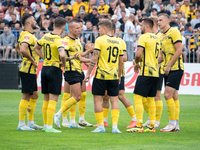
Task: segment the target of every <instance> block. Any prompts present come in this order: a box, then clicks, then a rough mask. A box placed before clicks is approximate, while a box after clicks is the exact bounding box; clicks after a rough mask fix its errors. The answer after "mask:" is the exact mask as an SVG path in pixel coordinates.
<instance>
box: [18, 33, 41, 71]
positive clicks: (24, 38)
mask: <svg viewBox="0 0 200 150" xmlns="http://www.w3.org/2000/svg"><path fill="white" fill-rule="evenodd" d="M36 42H37V38H36V37H35V35H34V34H33V33H31V32H29V31H22V32H21V33H20V36H19V39H18V43H19V48H21V45H22V43H26V44H28V49H27V51H28V52H29V54H30V55H31V57H33V59H34V60H35V61H36V62H37V64H38V63H39V56H38V55H37V53H36V52H35V51H34V50H33V47H34V45H35V44H36ZM22 58H23V61H22V63H21V67H20V71H21V72H25V73H30V74H36V72H37V68H35V67H34V66H33V65H32V63H31V61H29V60H28V58H26V57H25V56H23V54H22Z"/></svg>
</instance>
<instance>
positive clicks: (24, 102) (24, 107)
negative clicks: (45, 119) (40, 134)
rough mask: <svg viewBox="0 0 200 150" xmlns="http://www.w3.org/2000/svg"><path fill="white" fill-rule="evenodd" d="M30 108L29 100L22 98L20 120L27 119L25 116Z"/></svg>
mask: <svg viewBox="0 0 200 150" xmlns="http://www.w3.org/2000/svg"><path fill="white" fill-rule="evenodd" d="M27 108H28V101H27V100H24V99H21V101H20V104H19V120H20V121H25V116H26V112H27Z"/></svg>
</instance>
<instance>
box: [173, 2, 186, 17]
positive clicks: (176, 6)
mask: <svg viewBox="0 0 200 150" xmlns="http://www.w3.org/2000/svg"><path fill="white" fill-rule="evenodd" d="M179 12H181V13H182V16H184V15H185V13H184V12H183V11H181V5H180V4H179V3H176V5H175V10H174V11H172V14H175V15H177V13H179Z"/></svg>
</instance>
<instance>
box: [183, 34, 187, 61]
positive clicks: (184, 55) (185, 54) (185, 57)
mask: <svg viewBox="0 0 200 150" xmlns="http://www.w3.org/2000/svg"><path fill="white" fill-rule="evenodd" d="M182 44H183V52H182V57H183V62H184V63H186V62H188V60H187V57H188V50H187V48H186V39H185V37H184V36H183V35H182Z"/></svg>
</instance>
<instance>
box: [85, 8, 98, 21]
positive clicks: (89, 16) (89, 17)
mask: <svg viewBox="0 0 200 150" xmlns="http://www.w3.org/2000/svg"><path fill="white" fill-rule="evenodd" d="M94 8H96V9H97V6H96V5H93V6H92V10H93V9H94ZM92 16H93V14H92V12H91V13H89V14H88V15H87V17H88V19H89V20H91V18H92Z"/></svg>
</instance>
